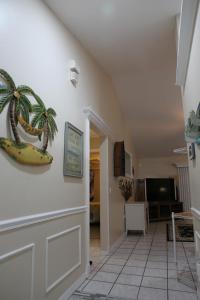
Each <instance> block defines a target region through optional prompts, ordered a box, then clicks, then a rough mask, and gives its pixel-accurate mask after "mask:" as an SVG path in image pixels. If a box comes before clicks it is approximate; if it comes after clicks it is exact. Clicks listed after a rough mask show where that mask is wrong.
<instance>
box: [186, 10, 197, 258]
mask: <svg viewBox="0 0 200 300" xmlns="http://www.w3.org/2000/svg"><path fill="white" fill-rule="evenodd" d="M199 36H200V9H199V10H198V14H197V19H196V24H195V31H194V36H193V42H192V49H191V54H190V61H189V66H188V73H187V78H186V84H185V89H184V90H183V108H184V115H185V123H186V122H187V119H188V117H189V113H190V112H191V111H192V110H194V111H196V109H197V107H198V104H199V102H200V84H199V70H200V54H199V49H200V39H199ZM195 152H196V159H195V160H193V161H192V160H189V175H190V191H191V203H192V208H193V209H194V210H193V212H194V216H195V230H196V231H197V232H198V234H200V199H199V195H200V185H199V174H200V148H199V146H197V145H195ZM199 237H200V235H199ZM199 237H197V236H196V239H197V249H198V251H199V257H200V239H199Z"/></svg>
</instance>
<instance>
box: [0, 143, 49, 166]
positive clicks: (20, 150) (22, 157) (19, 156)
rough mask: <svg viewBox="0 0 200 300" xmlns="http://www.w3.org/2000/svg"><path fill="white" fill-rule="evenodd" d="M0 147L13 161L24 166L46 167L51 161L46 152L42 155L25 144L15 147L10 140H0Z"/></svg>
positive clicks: (39, 151)
mask: <svg viewBox="0 0 200 300" xmlns="http://www.w3.org/2000/svg"><path fill="white" fill-rule="evenodd" d="M0 147H1V148H2V149H3V150H5V152H6V153H7V154H9V155H10V156H11V157H12V158H13V159H14V160H16V161H18V162H19V163H21V164H25V165H37V166H40V165H47V164H50V163H51V162H52V160H53V157H52V156H51V155H50V154H49V153H48V152H45V153H44V152H42V150H40V149H38V148H37V147H35V146H33V145H31V144H27V143H21V144H20V145H17V144H16V143H15V142H14V141H13V140H11V139H6V138H0Z"/></svg>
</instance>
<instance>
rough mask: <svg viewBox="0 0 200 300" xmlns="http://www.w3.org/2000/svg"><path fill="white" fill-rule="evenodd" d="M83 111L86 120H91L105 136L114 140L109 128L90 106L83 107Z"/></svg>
mask: <svg viewBox="0 0 200 300" xmlns="http://www.w3.org/2000/svg"><path fill="white" fill-rule="evenodd" d="M83 112H84V113H85V115H86V116H87V118H88V120H89V121H91V122H92V123H93V124H94V125H95V126H96V127H97V128H98V129H99V130H100V131H101V132H102V133H103V134H104V135H105V136H108V137H109V138H110V139H111V140H112V141H115V140H116V139H115V136H114V134H113V132H112V130H111V128H110V127H109V126H108V125H107V124H106V122H105V121H104V120H103V119H102V118H101V117H100V116H99V115H98V114H97V113H96V112H95V111H94V110H93V109H92V108H91V107H90V106H88V107H85V108H84V109H83Z"/></svg>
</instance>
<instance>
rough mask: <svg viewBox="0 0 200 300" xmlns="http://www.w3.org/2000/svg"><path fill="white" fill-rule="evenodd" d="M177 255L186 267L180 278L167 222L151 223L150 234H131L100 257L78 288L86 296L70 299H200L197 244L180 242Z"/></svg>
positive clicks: (179, 263) (182, 267) (180, 264)
mask: <svg viewBox="0 0 200 300" xmlns="http://www.w3.org/2000/svg"><path fill="white" fill-rule="evenodd" d="M177 256H178V266H179V268H180V270H182V271H183V270H184V272H182V273H181V277H180V280H179V281H178V280H177V272H176V265H175V263H174V262H173V245H172V242H167V241H166V224H165V223H154V224H151V225H150V228H149V231H148V234H147V235H146V236H142V235H128V237H127V238H125V239H124V240H123V241H122V243H121V245H120V246H119V247H118V248H117V249H115V250H114V251H113V252H112V253H111V254H110V255H108V256H104V257H103V256H102V257H100V258H99V261H96V264H95V266H94V267H93V269H92V271H91V273H90V274H89V276H88V279H87V280H86V281H85V282H84V283H83V284H82V285H81V286H80V288H79V289H78V291H77V292H79V293H84V294H85V296H86V297H85V298H84V296H82V297H79V296H78V295H74V296H72V297H71V298H70V299H73V300H75V299H105V298H98V297H94V296H90V297H89V295H94V294H101V295H106V296H108V297H109V299H110V298H111V299H138V300H197V296H196V289H195V280H194V279H195V276H196V274H195V258H194V243H177ZM87 294H88V297H89V298H87ZM106 299H107V298H106Z"/></svg>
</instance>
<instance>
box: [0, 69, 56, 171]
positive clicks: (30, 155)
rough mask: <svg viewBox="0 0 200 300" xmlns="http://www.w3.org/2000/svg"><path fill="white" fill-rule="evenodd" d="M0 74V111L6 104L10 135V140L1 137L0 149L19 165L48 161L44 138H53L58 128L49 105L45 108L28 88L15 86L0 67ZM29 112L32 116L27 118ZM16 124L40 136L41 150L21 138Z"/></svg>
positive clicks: (50, 161) (38, 163)
mask: <svg viewBox="0 0 200 300" xmlns="http://www.w3.org/2000/svg"><path fill="white" fill-rule="evenodd" d="M0 77H1V78H2V79H3V82H5V85H0V113H1V112H2V111H3V110H4V108H5V107H6V106H7V105H8V116H9V124H10V126H11V129H12V133H13V136H14V140H12V139H11V138H4V137H1V138H0V148H2V149H3V150H4V151H5V152H6V153H7V154H8V155H9V156H11V157H12V158H13V159H14V160H15V161H17V162H19V163H21V164H26V165H35V166H41V165H47V164H51V163H52V161H53V157H52V156H51V155H50V154H49V153H48V152H47V147H48V141H49V140H51V141H53V139H54V136H55V134H56V132H57V131H58V129H57V126H56V123H55V120H54V117H56V112H55V111H54V109H53V108H48V109H46V107H45V105H44V103H43V101H42V100H41V99H40V97H39V96H38V95H37V94H35V93H34V91H33V90H32V89H31V88H30V87H28V86H25V85H21V86H18V87H16V86H15V83H14V81H13V79H12V78H11V76H10V75H9V74H8V73H7V72H6V71H5V70H3V69H0ZM28 96H32V97H33V98H34V99H35V100H36V103H37V104H34V105H32V104H31V102H30V100H29V98H28ZM31 113H33V114H34V115H33V118H32V119H31V120H30V114H31ZM18 123H19V124H20V125H21V127H22V128H23V129H24V131H25V132H26V133H28V134H30V135H33V136H38V138H39V140H41V136H43V145H42V148H41V149H39V148H37V147H35V146H34V145H32V144H28V143H25V142H22V141H21V138H20V136H19V133H18V128H17V124H18Z"/></svg>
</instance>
